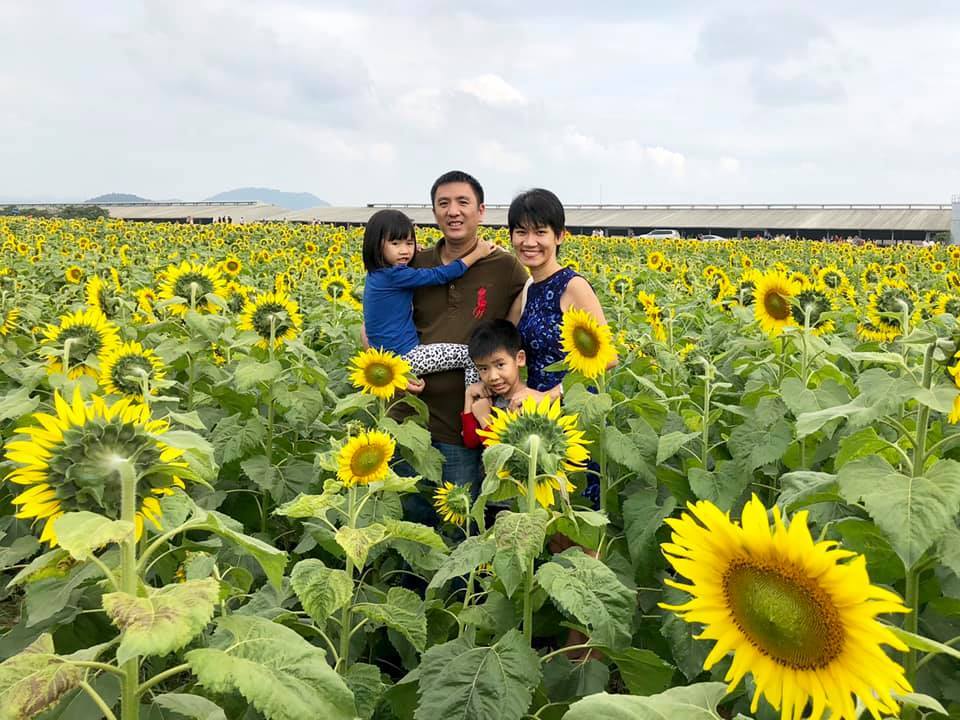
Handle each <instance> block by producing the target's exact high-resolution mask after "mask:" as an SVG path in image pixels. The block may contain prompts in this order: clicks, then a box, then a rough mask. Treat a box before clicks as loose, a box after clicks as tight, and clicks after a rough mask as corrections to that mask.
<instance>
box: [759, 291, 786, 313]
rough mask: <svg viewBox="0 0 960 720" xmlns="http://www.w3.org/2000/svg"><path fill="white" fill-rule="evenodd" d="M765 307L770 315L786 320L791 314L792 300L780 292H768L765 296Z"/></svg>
mask: <svg viewBox="0 0 960 720" xmlns="http://www.w3.org/2000/svg"><path fill="white" fill-rule="evenodd" d="M763 307H764V309H765V310H766V311H767V314H768V315H770V316H771V317H773V318H776V319H777V320H786V319H787V316H789V315H790V302H789V301H788V300H787V298H785V297H784V296H783V295H781V294H780V293H778V292H771V293H767V295H766V297H764V298H763Z"/></svg>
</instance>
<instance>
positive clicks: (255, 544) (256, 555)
mask: <svg viewBox="0 0 960 720" xmlns="http://www.w3.org/2000/svg"><path fill="white" fill-rule="evenodd" d="M231 524H233V525H236V524H237V523H236V521H234V520H232V519H231V518H229V517H227V516H226V515H221V514H220V513H218V512H213V511H211V512H209V513H207V517H206V520H205V522H204V523H203V524H202V525H199V526H197V529H201V530H209V531H210V532H212V533H215V534H216V535H219V536H220V537H222V538H223V539H224V540H229V541H230V542H232V543H233V544H234V545H236V546H237V547H239V548H240V549H241V550H243V551H244V552H245V553H247V554H248V555H250V556H251V557H252V558H253V559H254V560H256V561H257V562H258V563H259V564H260V567H262V568H263V572H264V573H265V574H266V576H267V579H268V580H269V581H270V584H271V585H273V586H274V587H275V588H277V589H279V588H280V585H281V583H282V582H283V569H284V568H285V567H286V566H287V554H286V553H285V552H284V551H283V550H278V549H277V548H275V547H273V545H268V544H267V543H265V542H263V540H258V539H257V538H255V537H250V536H249V535H245V534H244V533H242V532H240V531H239V530H235V529H233V528H232V527H230V525H231Z"/></svg>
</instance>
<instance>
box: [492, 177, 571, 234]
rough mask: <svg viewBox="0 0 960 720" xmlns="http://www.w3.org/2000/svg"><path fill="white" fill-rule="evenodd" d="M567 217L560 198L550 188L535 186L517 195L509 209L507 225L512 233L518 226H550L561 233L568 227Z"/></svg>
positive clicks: (535, 227)
mask: <svg viewBox="0 0 960 720" xmlns="http://www.w3.org/2000/svg"><path fill="white" fill-rule="evenodd" d="M566 222H567V218H566V215H565V214H564V212H563V203H561V202H560V198H558V197H557V196H556V195H554V194H553V193H552V192H550V191H549V190H544V189H543V188H534V189H533V190H527V191H526V192H522V193H520V194H519V195H517V196H516V197H515V198H514V199H513V202H511V203H510V209H509V210H508V211H507V227H508V228H509V229H510V232H511V233H512V232H513V231H514V230H516V229H517V228H518V227H525V228H528V229H530V230H535V229H537V228H541V227H548V228H550V229H551V230H553V231H554V232H555V233H556V234H557V235H560V233H562V232H563V231H564V228H565V227H566Z"/></svg>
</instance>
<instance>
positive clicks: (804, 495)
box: [777, 470, 844, 513]
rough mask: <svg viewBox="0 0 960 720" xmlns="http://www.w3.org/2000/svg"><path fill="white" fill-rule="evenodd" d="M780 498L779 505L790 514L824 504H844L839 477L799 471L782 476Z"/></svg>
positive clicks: (778, 499) (810, 471)
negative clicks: (838, 482) (838, 484)
mask: <svg viewBox="0 0 960 720" xmlns="http://www.w3.org/2000/svg"><path fill="white" fill-rule="evenodd" d="M780 487H781V491H780V497H779V498H777V504H778V505H779V506H780V507H781V508H783V510H785V511H786V512H788V513H793V512H796V511H797V510H801V509H802V508H805V507H807V506H809V505H816V504H817V503H822V502H835V503H842V502H844V500H843V498H842V497H841V496H840V488H839V487H838V486H837V476H836V475H830V474H829V473H822V472H813V471H812V470H797V471H795V472H789V473H785V474H784V475H781V476H780Z"/></svg>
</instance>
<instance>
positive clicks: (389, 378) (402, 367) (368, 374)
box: [350, 348, 410, 400]
mask: <svg viewBox="0 0 960 720" xmlns="http://www.w3.org/2000/svg"><path fill="white" fill-rule="evenodd" d="M350 364H351V365H353V372H351V373H350V381H351V382H352V383H353V385H354V387H357V388H360V390H362V391H363V392H365V393H369V394H371V395H375V396H376V397H378V398H381V399H383V400H389V399H390V398H392V397H393V395H394V393H396V392H397V391H398V390H405V389H406V387H407V375H408V374H409V373H410V364H409V363H408V362H407V361H406V360H404V359H403V358H402V357H400V356H399V355H396V354H394V353H392V352H389V351H386V350H379V349H377V348H370V349H369V350H364V351H363V352H362V353H360V354H359V355H357V356H356V357H355V358H353V360H351V361H350Z"/></svg>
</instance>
